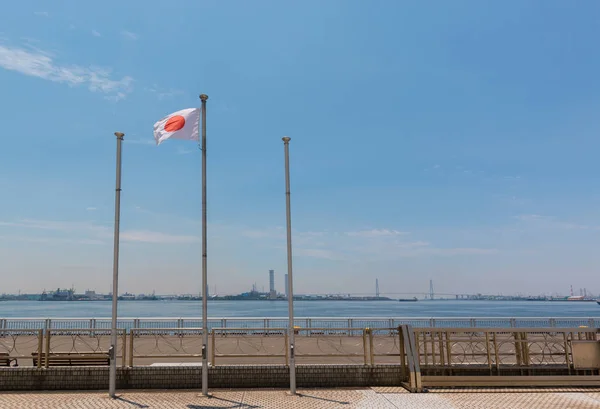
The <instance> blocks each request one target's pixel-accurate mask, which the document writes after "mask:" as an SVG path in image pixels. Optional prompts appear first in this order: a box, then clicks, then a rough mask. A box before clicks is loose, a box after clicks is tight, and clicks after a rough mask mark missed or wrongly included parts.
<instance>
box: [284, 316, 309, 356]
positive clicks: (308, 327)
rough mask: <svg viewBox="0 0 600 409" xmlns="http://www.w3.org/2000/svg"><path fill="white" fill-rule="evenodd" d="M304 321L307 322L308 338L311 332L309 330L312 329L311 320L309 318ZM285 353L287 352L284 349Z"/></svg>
mask: <svg viewBox="0 0 600 409" xmlns="http://www.w3.org/2000/svg"><path fill="white" fill-rule="evenodd" d="M306 321H307V324H308V325H307V327H308V336H309V337H310V336H311V335H312V330H311V328H312V318H309V319H307V320H306ZM286 345H287V343H286ZM286 351H287V349H286Z"/></svg>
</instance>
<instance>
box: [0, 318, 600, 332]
mask: <svg viewBox="0 0 600 409" xmlns="http://www.w3.org/2000/svg"><path fill="white" fill-rule="evenodd" d="M287 325H288V321H287V319H286V318H282V317H275V318H272V317H269V318H209V319H208V321H207V325H206V328H208V329H209V330H212V329H214V328H284V327H287ZM294 325H295V326H297V327H301V328H329V329H335V328H338V329H341V328H353V329H358V330H362V329H363V328H379V329H383V328H398V327H399V326H401V325H410V326H412V327H413V328H576V327H579V326H582V325H584V326H588V327H592V328H593V327H600V317H585V318H581V317H554V318H553V317H477V318H474V317H466V318H461V317H457V318H436V317H433V318H424V317H406V318H394V317H354V318H349V317H348V318H343V317H342V318H340V317H308V318H297V319H295V321H294ZM110 327H111V320H110V318H0V331H1V330H3V329H44V330H47V329H96V328H98V329H110ZM117 327H118V328H121V329H126V330H129V329H131V328H148V329H160V328H202V327H203V325H202V320H201V319H200V318H196V317H187V318H186V317H179V318H177V317H174V318H151V317H148V318H120V319H119V320H118V322H117Z"/></svg>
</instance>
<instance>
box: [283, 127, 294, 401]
mask: <svg viewBox="0 0 600 409" xmlns="http://www.w3.org/2000/svg"><path fill="white" fill-rule="evenodd" d="M282 140H283V148H284V153H285V210H286V219H287V220H286V221H287V268H288V311H289V314H290V317H289V322H288V340H289V352H290V355H289V356H290V393H291V394H292V395H295V394H296V359H295V357H294V348H295V346H294V279H293V278H292V212H291V205H290V146H289V144H290V140H291V138H290V137H288V136H284V137H283V138H282Z"/></svg>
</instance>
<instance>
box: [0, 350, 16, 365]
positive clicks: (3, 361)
mask: <svg viewBox="0 0 600 409" xmlns="http://www.w3.org/2000/svg"><path fill="white" fill-rule="evenodd" d="M11 362H14V363H15V365H14V366H19V364H18V362H17V360H16V359H15V358H11V357H10V356H9V355H8V352H0V366H11Z"/></svg>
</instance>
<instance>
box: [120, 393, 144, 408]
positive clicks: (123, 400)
mask: <svg viewBox="0 0 600 409" xmlns="http://www.w3.org/2000/svg"><path fill="white" fill-rule="evenodd" d="M115 400H120V401H121V402H125V403H128V404H130V405H131V406H135V407H136V408H149V407H150V406H148V405H144V404H142V403H137V402H134V401H132V400H129V399H125V398H124V397H122V396H117V397H116V398H115Z"/></svg>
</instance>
